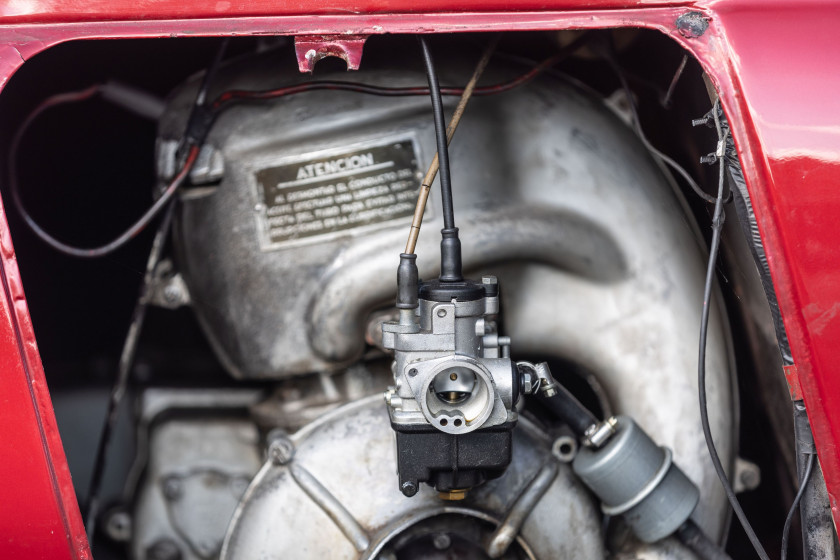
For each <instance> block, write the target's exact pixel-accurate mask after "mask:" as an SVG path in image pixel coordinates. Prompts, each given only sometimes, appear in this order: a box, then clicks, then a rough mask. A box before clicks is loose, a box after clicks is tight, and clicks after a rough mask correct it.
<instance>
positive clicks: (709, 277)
mask: <svg viewBox="0 0 840 560" xmlns="http://www.w3.org/2000/svg"><path fill="white" fill-rule="evenodd" d="M719 107H720V100H717V101H715V105H714V108H713V109H712V115H713V117H714V120H715V128H716V130H717V133H718V146H721V145H722V144H723V142H725V137H724V134H723V130H722V129H721V126H720V119H719V117H718V109H719ZM718 164H719V168H720V173H719V178H718V192H717V198H716V199H715V209H714V213H713V215H712V241H711V248H710V249H709V265H708V267H707V268H706V283H705V287H704V288H703V311H702V313H701V317H700V349H699V357H698V362H697V386H698V393H699V398H700V423H701V424H702V426H703V436H704V437H705V438H706V447H708V449H709V456H710V457H711V459H712V465H714V468H715V472H716V473H717V475H718V478H719V479H720V482H721V485H723V490H724V492H725V493H726V497H727V498H728V499H729V503H730V505H731V506H732V509H733V510H734V511H735V515H736V516H737V517H738V520H739V521H740V522H741V526H742V527H743V528H744V532H745V533H746V534H747V538H749V540H750V542H751V543H752V545H753V548H755V551H756V553H757V554H758V556H759V558H761V559H762V560H770V559H769V557H768V556H767V552H766V551H765V550H764V547H763V546H762V545H761V542H760V541H759V540H758V536H756V534H755V531H754V530H753V528H752V525H750V522H749V520H748V519H747V516H746V514H745V513H744V510H743V509H742V508H741V504H740V503H739V502H738V498H737V496H735V490H734V489H733V488H732V485H731V484H730V482H729V478H728V477H727V476H726V471H725V470H724V468H723V465H722V464H721V462H720V457H719V456H718V452H717V448H715V443H714V441H713V440H712V429H711V426H710V424H709V409H708V403H707V401H706V338H707V335H708V331H709V311H710V309H711V305H712V286H713V285H714V278H715V266H716V264H717V256H718V251H719V250H720V235H721V231H722V229H723V221H724V213H723V204H724V197H723V191H724V168H725V162H724V158H723V157H718Z"/></svg>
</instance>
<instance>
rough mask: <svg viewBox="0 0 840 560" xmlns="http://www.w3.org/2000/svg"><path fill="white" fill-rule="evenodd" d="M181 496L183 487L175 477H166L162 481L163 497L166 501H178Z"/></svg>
mask: <svg viewBox="0 0 840 560" xmlns="http://www.w3.org/2000/svg"><path fill="white" fill-rule="evenodd" d="M183 494H184V485H183V484H181V481H180V480H179V479H178V477H177V476H168V477H166V478H165V479H164V480H163V496H164V497H165V498H166V499H167V500H169V501H171V502H174V501H176V500H180V499H181V496H182V495H183Z"/></svg>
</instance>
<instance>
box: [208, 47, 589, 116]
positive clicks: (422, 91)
mask: <svg viewBox="0 0 840 560" xmlns="http://www.w3.org/2000/svg"><path fill="white" fill-rule="evenodd" d="M587 39H588V36H587V35H581V36H580V37H579V38H578V39H576V40H575V41H573V42H572V43H570V44H569V45H567V46H566V47H564V48H563V49H562V50H561V51H560V52H558V53H557V54H555V55H554V56H551V57H549V58H547V59H545V60H544V61H542V62H541V63H539V64H538V65H536V66H535V67H534V68H532V69H531V70H529V71H528V72H526V73H525V74H522V75H521V76H519V77H517V78H514V79H513V80H510V81H508V82H502V83H499V84H494V85H490V86H482V87H477V88H475V90H474V91H473V95H478V96H483V95H495V94H497V93H503V92H506V91H509V90H512V89H513V88H516V87H518V86H521V85H523V84H526V83H528V82H530V81H531V80H533V79H534V78H536V77H537V76H538V75H540V74H541V73H542V72H544V71H545V70H547V69H548V68H551V67H552V66H554V65H556V64H558V63H559V62H560V61H562V60H563V59H565V58H567V57H568V56H569V55H570V54H571V53H573V52H574V51H575V50H577V49H578V48H579V47H580V46H581V45H582V44H583V43H584V42H585V40H587ZM316 90H335V91H352V92H356V93H367V94H371V95H380V96H384V97H406V96H413V95H429V88H428V87H426V86H414V87H386V86H375V85H369V84H362V83H359V82H342V81H335V80H322V81H317V82H307V83H303V84H295V85H292V86H285V87H281V88H277V89H270V90H263V91H249V90H239V89H234V90H229V91H226V92H224V93H222V94H220V95H219V96H218V97H217V98H216V99H215V101H213V103H212V105H211V106H210V108H211V110H213V111H214V112H217V111H221V110H223V109H224V108H225V106H226V105H227V104H229V103H235V102H237V101H257V100H265V99H277V98H279V97H285V96H287V95H294V94H297V93H304V92H308V91H316ZM440 93H441V95H461V94H462V93H464V88H457V87H442V88H440Z"/></svg>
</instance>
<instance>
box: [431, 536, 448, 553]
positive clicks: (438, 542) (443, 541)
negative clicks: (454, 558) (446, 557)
mask: <svg viewBox="0 0 840 560" xmlns="http://www.w3.org/2000/svg"><path fill="white" fill-rule="evenodd" d="M432 544H433V545H435V548H436V549H438V550H446V549H447V548H449V547H450V546H451V545H452V539H451V538H449V535H447V534H446V533H438V534H437V535H435V536H434V537H432Z"/></svg>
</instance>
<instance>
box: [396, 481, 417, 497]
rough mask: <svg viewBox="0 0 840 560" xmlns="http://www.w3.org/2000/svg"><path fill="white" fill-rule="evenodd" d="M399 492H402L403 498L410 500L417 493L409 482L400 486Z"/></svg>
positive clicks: (413, 485)
mask: <svg viewBox="0 0 840 560" xmlns="http://www.w3.org/2000/svg"><path fill="white" fill-rule="evenodd" d="M400 490H402V493H403V495H404V496H406V497H407V498H410V497H412V496H413V495H415V494H416V493H417V485H416V484H414V483H413V482H411V481H405V482H403V483H402V486H400Z"/></svg>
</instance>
